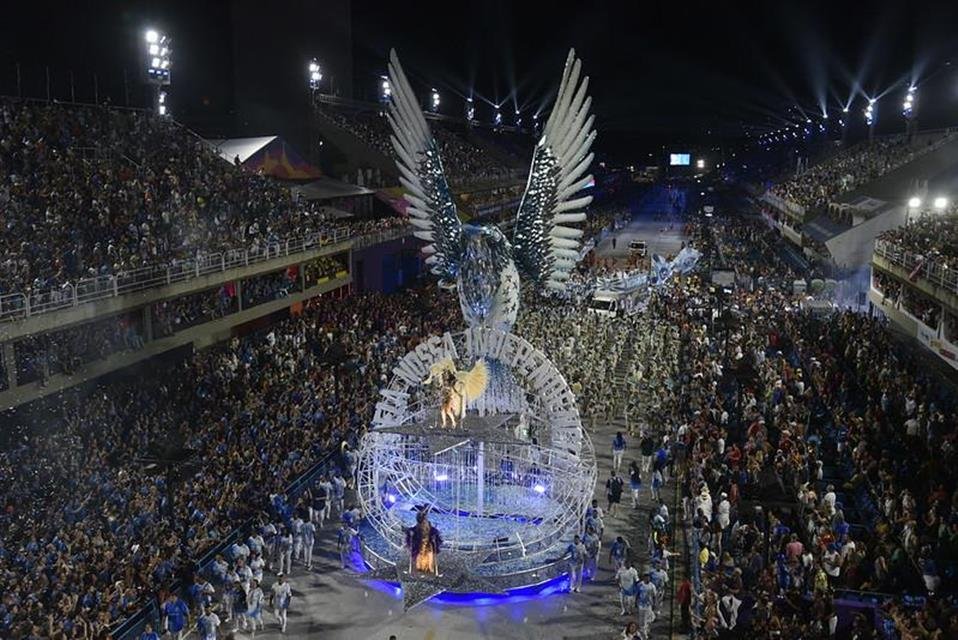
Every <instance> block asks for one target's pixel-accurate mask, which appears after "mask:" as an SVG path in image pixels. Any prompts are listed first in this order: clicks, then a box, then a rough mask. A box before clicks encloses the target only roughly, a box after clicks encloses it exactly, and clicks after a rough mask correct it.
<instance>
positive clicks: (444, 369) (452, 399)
mask: <svg viewBox="0 0 958 640" xmlns="http://www.w3.org/2000/svg"><path fill="white" fill-rule="evenodd" d="M433 383H435V384H437V385H439V393H440V396H441V398H440V405H439V416H440V417H441V418H442V426H443V428H445V427H447V426H451V427H456V426H458V425H459V423H461V422H462V419H463V418H464V417H465V415H466V406H467V405H468V404H469V403H470V402H475V401H476V400H478V399H479V397H480V396H482V394H483V393H484V392H485V390H486V387H487V386H488V384H489V369H488V368H487V367H486V363H485V361H483V360H478V361H476V364H474V365H473V366H472V369H470V370H469V371H459V370H457V369H456V365H455V363H454V362H453V361H452V358H444V359H443V360H440V361H439V362H437V363H436V364H434V365H432V367H430V368H429V376H428V377H427V378H426V380H425V381H424V384H433Z"/></svg>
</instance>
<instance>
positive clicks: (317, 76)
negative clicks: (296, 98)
mask: <svg viewBox="0 0 958 640" xmlns="http://www.w3.org/2000/svg"><path fill="white" fill-rule="evenodd" d="M306 79H307V81H308V83H309V90H310V91H316V90H317V89H319V83H320V82H322V81H323V72H322V71H321V70H320V68H319V62H317V60H316V58H313V59H312V60H310V61H309V64H308V65H306Z"/></svg>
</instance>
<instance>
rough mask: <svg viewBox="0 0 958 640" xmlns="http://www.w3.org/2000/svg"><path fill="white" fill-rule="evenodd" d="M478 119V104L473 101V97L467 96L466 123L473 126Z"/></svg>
mask: <svg viewBox="0 0 958 640" xmlns="http://www.w3.org/2000/svg"><path fill="white" fill-rule="evenodd" d="M475 119H476V105H475V104H474V103H473V101H472V98H471V97H469V98H466V124H468V125H470V126H472V122H473V120H475Z"/></svg>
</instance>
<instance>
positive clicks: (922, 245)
mask: <svg viewBox="0 0 958 640" xmlns="http://www.w3.org/2000/svg"><path fill="white" fill-rule="evenodd" d="M878 240H880V241H884V242H887V243H888V244H890V245H893V246H894V247H896V248H898V249H900V250H902V251H905V252H907V253H909V254H911V255H912V256H914V257H916V258H918V259H919V260H921V261H925V262H928V263H934V264H936V265H938V266H939V267H942V268H945V269H958V212H956V211H955V210H954V209H952V210H950V211H943V212H938V213H935V214H929V215H926V216H922V217H920V218H917V219H915V220H913V221H910V222H909V223H908V224H906V225H903V226H900V227H896V228H894V229H889V230H888V231H885V232H883V233H882V234H881V235H879V236H878Z"/></svg>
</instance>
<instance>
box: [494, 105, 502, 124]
mask: <svg viewBox="0 0 958 640" xmlns="http://www.w3.org/2000/svg"><path fill="white" fill-rule="evenodd" d="M492 121H493V123H495V125H496V126H497V127H498V126H499V125H501V124H502V112H501V111H499V107H496V113H495V115H494V116H493V117H492Z"/></svg>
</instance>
